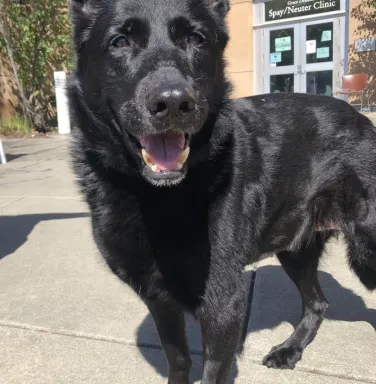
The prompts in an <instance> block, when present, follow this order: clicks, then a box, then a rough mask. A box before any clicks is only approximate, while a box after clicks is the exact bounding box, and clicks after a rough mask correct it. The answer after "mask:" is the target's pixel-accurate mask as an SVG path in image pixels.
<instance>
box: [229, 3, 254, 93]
mask: <svg viewBox="0 0 376 384" xmlns="http://www.w3.org/2000/svg"><path fill="white" fill-rule="evenodd" d="M227 21H228V25H229V32H230V41H229V45H228V47H227V50H226V59H227V63H228V67H227V74H228V77H229V79H230V80H231V81H232V83H233V85H234V91H233V97H243V96H249V95H252V94H253V71H254V68H253V2H252V1H250V0H232V1H231V10H230V12H229V15H228V19H227Z"/></svg>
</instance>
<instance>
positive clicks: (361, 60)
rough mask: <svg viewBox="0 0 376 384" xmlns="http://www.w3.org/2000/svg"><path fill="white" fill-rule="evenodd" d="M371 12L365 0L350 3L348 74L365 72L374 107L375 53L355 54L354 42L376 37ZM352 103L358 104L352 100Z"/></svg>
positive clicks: (375, 99) (375, 103)
mask: <svg viewBox="0 0 376 384" xmlns="http://www.w3.org/2000/svg"><path fill="white" fill-rule="evenodd" d="M372 12H375V10H374V9H373V10H371V9H370V8H369V7H367V1H366V0H351V1H350V23H349V73H351V74H352V73H361V72H365V73H367V74H368V76H369V80H368V88H369V90H370V96H371V104H372V105H374V106H376V51H372V52H361V53H356V52H355V50H354V42H355V40H357V39H360V38H366V37H376V19H372V17H371V13H372ZM350 102H352V103H359V100H357V99H355V98H353V99H352V100H350Z"/></svg>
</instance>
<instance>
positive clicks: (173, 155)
mask: <svg viewBox="0 0 376 384" xmlns="http://www.w3.org/2000/svg"><path fill="white" fill-rule="evenodd" d="M140 143H141V145H142V146H143V147H144V148H145V149H146V151H147V152H148V153H149V155H150V157H151V160H152V161H153V163H154V164H156V165H158V168H159V169H160V170H161V171H171V170H173V169H175V168H176V167H177V163H178V161H179V159H180V156H181V154H182V152H183V151H184V144H185V137H184V133H182V132H177V131H168V132H165V133H161V134H158V135H148V136H143V137H142V138H141V140H140Z"/></svg>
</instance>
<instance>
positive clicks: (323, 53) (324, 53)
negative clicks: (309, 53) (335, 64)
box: [316, 47, 329, 59]
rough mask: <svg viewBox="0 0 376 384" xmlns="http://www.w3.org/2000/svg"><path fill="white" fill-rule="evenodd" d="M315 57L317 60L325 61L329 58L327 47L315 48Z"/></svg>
mask: <svg viewBox="0 0 376 384" xmlns="http://www.w3.org/2000/svg"><path fill="white" fill-rule="evenodd" d="M316 57H317V58H318V59H326V58H327V57H329V47H323V48H317V51H316Z"/></svg>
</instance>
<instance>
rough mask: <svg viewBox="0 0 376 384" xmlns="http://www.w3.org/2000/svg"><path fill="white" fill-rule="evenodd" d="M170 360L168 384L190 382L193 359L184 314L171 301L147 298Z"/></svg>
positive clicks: (167, 357)
mask: <svg viewBox="0 0 376 384" xmlns="http://www.w3.org/2000/svg"><path fill="white" fill-rule="evenodd" d="M145 302H146V305H147V306H148V308H149V311H150V313H151V314H152V316H153V319H154V322H155V325H156V327H157V330H158V334H159V338H160V340H161V343H162V346H163V350H164V353H165V355H166V359H167V362H168V384H189V370H190V368H191V359H190V355H189V349H188V343H187V339H186V335H185V323H184V314H183V311H182V310H181V309H180V307H179V306H178V305H177V304H176V303H174V302H171V301H167V302H164V301H163V302H162V301H161V300H146V301H145Z"/></svg>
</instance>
